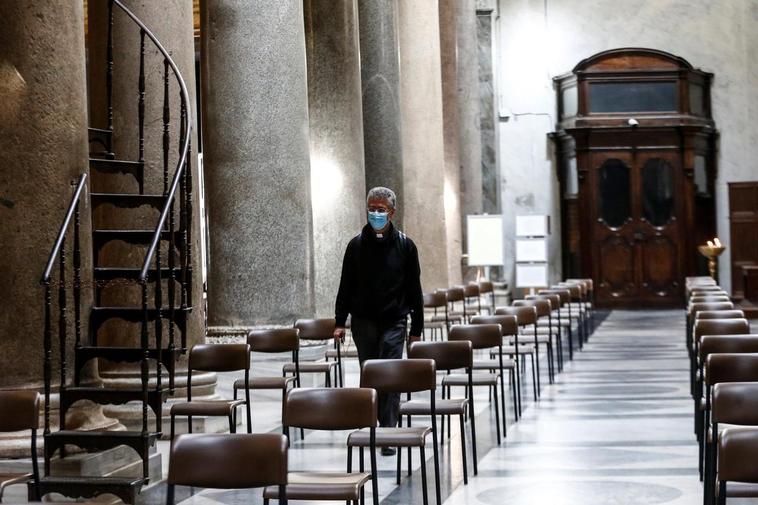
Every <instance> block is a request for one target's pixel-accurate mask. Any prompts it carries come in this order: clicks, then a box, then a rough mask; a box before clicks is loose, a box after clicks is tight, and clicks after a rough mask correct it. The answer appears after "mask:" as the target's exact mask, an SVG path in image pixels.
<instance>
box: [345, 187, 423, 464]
mask: <svg viewBox="0 0 758 505" xmlns="http://www.w3.org/2000/svg"><path fill="white" fill-rule="evenodd" d="M366 201H367V207H368V224H367V225H366V226H364V227H363V230H362V231H361V233H360V235H358V236H357V237H355V238H353V239H352V240H351V241H350V243H349V244H348V245H347V250H346V251H345V257H344V259H343V261H342V278H341V279H340V287H339V292H338V293H337V302H336V304H335V305H336V307H335V318H336V322H337V326H336V329H335V330H334V338H335V339H342V338H344V336H345V321H346V320H347V316H348V314H350V315H352V320H351V329H352V333H353V338H354V340H355V345H356V347H357V349H358V359H359V361H360V362H361V363H363V362H364V361H365V360H367V359H377V358H381V359H391V358H394V359H399V358H402V357H403V345H404V344H405V335H406V326H407V318H408V314H410V316H411V328H410V339H411V340H417V339H419V338H420V337H421V332H422V331H423V329H424V298H423V294H422V291H421V278H420V275H421V269H420V267H419V261H418V250H417V249H416V244H414V243H413V241H412V240H411V239H410V238H408V236H406V235H405V234H404V233H403V232H401V231H399V230H398V229H397V228H395V226H394V225H393V224H392V218H393V217H394V215H395V210H396V206H397V198H396V197H395V193H394V192H393V191H392V190H391V189H388V188H383V187H377V188H373V189H372V190H371V191H369V192H368V197H367V198H366ZM399 405H400V397H399V395H398V394H391V395H379V425H380V426H385V427H394V426H397V421H398V409H399ZM394 451H395V450H394V449H392V448H389V447H385V448H383V449H382V454H385V455H391V454H394Z"/></svg>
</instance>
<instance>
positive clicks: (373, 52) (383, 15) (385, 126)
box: [358, 0, 405, 227]
mask: <svg viewBox="0 0 758 505" xmlns="http://www.w3.org/2000/svg"><path fill="white" fill-rule="evenodd" d="M358 18H359V22H360V30H359V34H360V44H361V47H360V54H361V81H362V84H363V139H364V149H365V159H366V188H367V189H370V188H372V187H375V186H386V187H389V188H392V189H393V190H394V191H395V193H396V194H397V197H398V207H399V208H398V212H397V214H396V215H395V224H396V225H397V226H399V227H402V226H403V224H404V218H403V216H404V215H405V192H404V184H405V182H404V180H403V156H402V140H401V126H400V125H401V120H400V61H399V54H398V43H399V39H398V3H397V0H358Z"/></svg>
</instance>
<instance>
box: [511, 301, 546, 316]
mask: <svg viewBox="0 0 758 505" xmlns="http://www.w3.org/2000/svg"><path fill="white" fill-rule="evenodd" d="M513 306H514V307H534V308H535V309H536V310H537V317H538V318H539V317H545V316H549V315H550V313H551V312H552V310H553V307H552V304H551V303H550V301H549V300H541V299H536V298H533V299H529V300H516V301H514V302H513Z"/></svg>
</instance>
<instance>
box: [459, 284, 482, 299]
mask: <svg viewBox="0 0 758 505" xmlns="http://www.w3.org/2000/svg"><path fill="white" fill-rule="evenodd" d="M462 287H463V295H464V296H465V297H466V298H474V297H479V296H480V295H481V291H479V284H475V283H469V284H466V285H465V286H462Z"/></svg>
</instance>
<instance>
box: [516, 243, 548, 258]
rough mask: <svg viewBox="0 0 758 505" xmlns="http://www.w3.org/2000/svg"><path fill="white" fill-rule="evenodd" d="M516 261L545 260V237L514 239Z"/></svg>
mask: <svg viewBox="0 0 758 505" xmlns="http://www.w3.org/2000/svg"><path fill="white" fill-rule="evenodd" d="M516 261H534V262H545V261H547V239H544V238H520V239H516Z"/></svg>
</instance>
